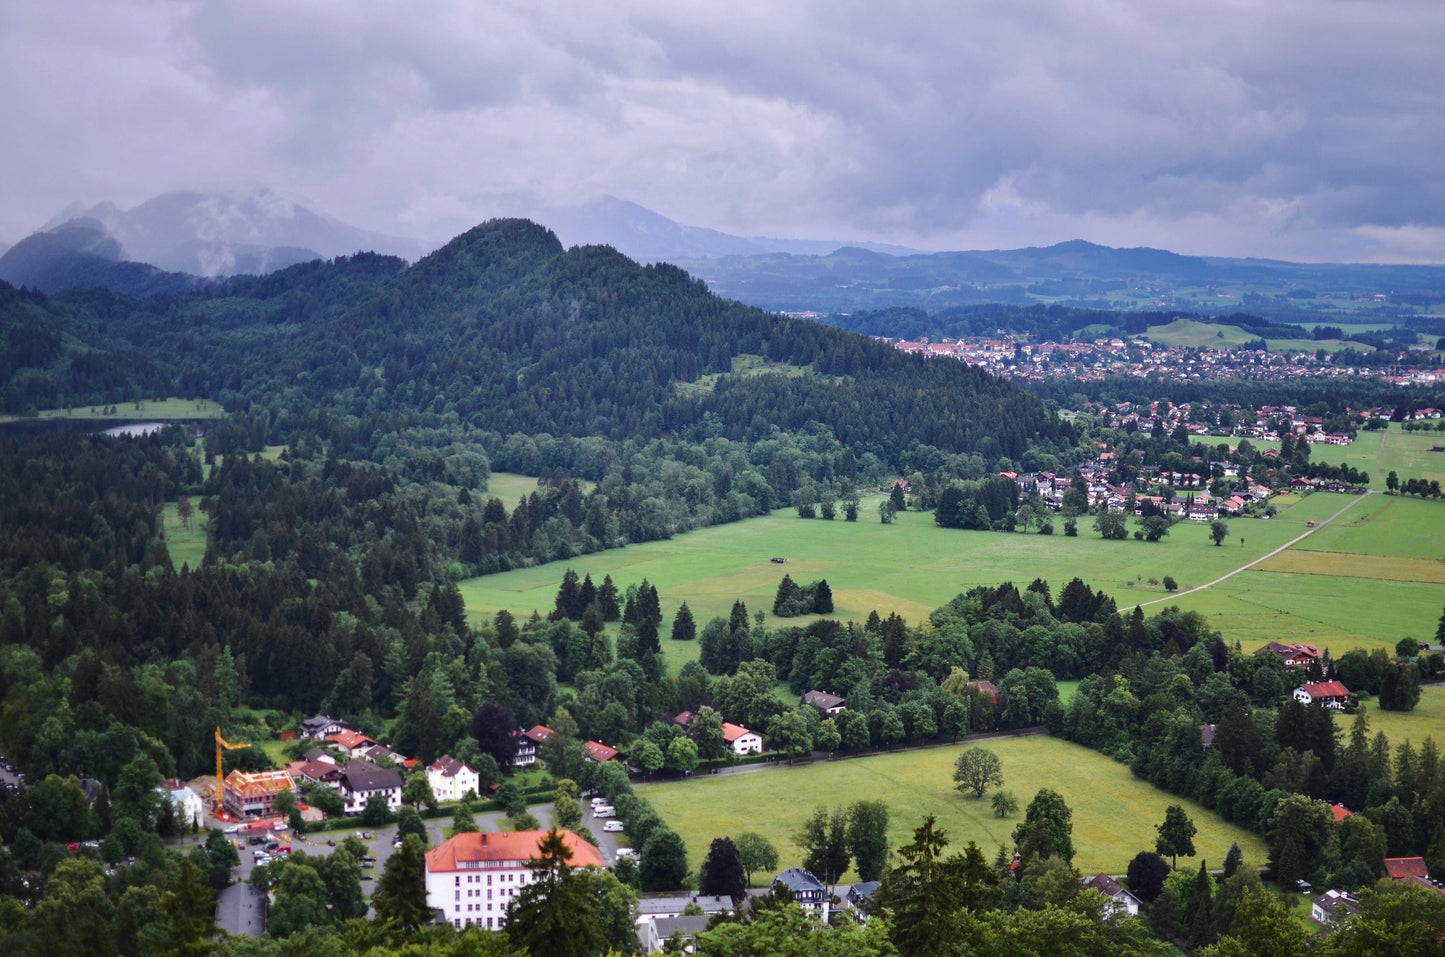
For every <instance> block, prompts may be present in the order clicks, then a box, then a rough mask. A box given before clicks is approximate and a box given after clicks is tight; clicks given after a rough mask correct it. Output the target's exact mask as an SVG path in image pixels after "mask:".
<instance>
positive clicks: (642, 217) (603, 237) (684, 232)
mask: <svg viewBox="0 0 1445 957" xmlns="http://www.w3.org/2000/svg"><path fill="white" fill-rule="evenodd" d="M540 218H541V219H543V220H544V221H545V222H546V223H547V224H548V225H549V226H551V227H552V229H553V230H554V231H555V232H556V233H557V236H558V238H559V239H561V240H562V242H563V243H564V244H565V245H568V246H578V245H597V246H611V247H612V248H614V249H616V250H617V251H618V252H621V253H624V254H625V255H627V256H630V257H632V258H633V259H636V260H637V261H638V262H644V263H648V262H678V261H681V260H696V259H719V258H722V257H724V256H757V255H765V254H768V253H789V254H795V255H814V256H821V255H826V254H828V253H831V252H833V251H834V250H836V249H838V248H840V247H842V246H848V245H853V246H860V247H862V248H864V249H867V250H869V251H870V252H877V253H884V254H889V255H907V254H909V253H913V252H916V251H917V250H912V249H907V248H905V247H903V246H890V245H887V244H885V243H848V242H844V241H840V240H822V239H773V238H770V237H767V236H752V237H748V238H743V237H741V236H733V235H730V234H728V233H723V232H719V231H718V230H716V229H707V228H705V227H701V226H684V225H683V224H681V223H679V222H676V221H674V220H671V219H668V218H667V217H666V216H663V215H662V214H661V213H656V212H653V211H652V210H650V209H647V208H646V207H644V206H639V205H637V204H636V203H632V202H628V201H627V200H623V199H617V198H616V197H614V196H604V197H603V198H602V199H598V200H594V201H593V202H590V203H584V204H582V205H580V206H566V207H556V208H551V209H547V210H545V211H543V212H541V214H540Z"/></svg>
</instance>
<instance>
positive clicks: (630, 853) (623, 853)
mask: <svg viewBox="0 0 1445 957" xmlns="http://www.w3.org/2000/svg"><path fill="white" fill-rule="evenodd" d="M636 856H637V852H636V851H635V850H633V849H632V848H630V847H619V848H618V849H617V859H618V860H619V861H620V860H622V859H623V858H624V857H636Z"/></svg>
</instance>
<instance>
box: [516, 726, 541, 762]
mask: <svg viewBox="0 0 1445 957" xmlns="http://www.w3.org/2000/svg"><path fill="white" fill-rule="evenodd" d="M512 740H513V741H515V742H517V750H516V752H515V753H513V755H512V767H514V768H530V767H531V766H532V765H534V764H536V763H537V742H535V741H533V740H532V739H531V738H529V737H527V732H525V731H513V732H512Z"/></svg>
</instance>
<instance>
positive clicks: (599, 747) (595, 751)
mask: <svg viewBox="0 0 1445 957" xmlns="http://www.w3.org/2000/svg"><path fill="white" fill-rule="evenodd" d="M583 747H584V748H586V749H587V753H586V754H585V755H583V757H585V758H586V759H587V760H589V761H596V762H597V763H598V764H606V763H607V762H608V761H615V760H617V754H618V752H617V749H616V748H609V747H608V746H607V745H605V744H603V743H602V742H601V741H588V742H586V743H584V744H583Z"/></svg>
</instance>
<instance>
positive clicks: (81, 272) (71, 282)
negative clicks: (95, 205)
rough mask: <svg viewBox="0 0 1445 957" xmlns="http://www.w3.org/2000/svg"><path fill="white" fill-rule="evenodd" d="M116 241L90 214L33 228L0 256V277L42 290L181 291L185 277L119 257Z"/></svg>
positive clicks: (185, 284) (191, 282)
mask: <svg viewBox="0 0 1445 957" xmlns="http://www.w3.org/2000/svg"><path fill="white" fill-rule="evenodd" d="M122 253H123V250H122V248H121V246H120V243H118V242H117V241H116V239H115V238H114V237H113V236H111V235H110V234H109V233H108V232H107V231H106V230H105V228H104V227H103V226H102V225H101V224H100V223H99V222H97V221H96V220H93V219H77V220H71V221H69V222H67V223H64V224H62V225H60V226H58V227H56V228H55V229H52V230H48V231H46V232H39V233H35V234H34V235H32V236H28V237H26V238H25V239H22V240H21V241H20V242H18V243H16V244H15V245H14V246H12V247H10V249H8V250H7V251H6V252H5V253H4V255H0V280H3V281H4V282H8V283H10V284H11V285H14V286H29V287H30V288H32V289H40V290H43V291H45V292H59V291H61V290H65V289H75V288H84V287H104V288H108V289H114V290H116V291H119V292H124V293H127V294H129V295H135V296H144V295H150V294H153V293H162V292H164V293H177V292H183V291H185V290H187V289H189V288H191V287H192V286H194V285H195V282H196V280H195V279H194V277H191V276H184V275H177V274H173V273H166V272H163V271H162V270H160V269H157V268H156V267H154V266H151V265H147V264H145V263H138V262H129V261H124V260H123V259H122Z"/></svg>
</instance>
